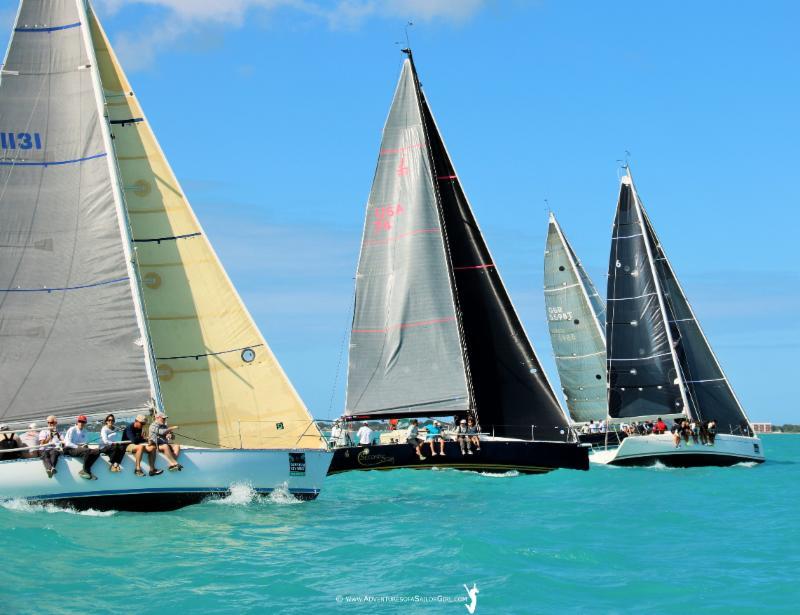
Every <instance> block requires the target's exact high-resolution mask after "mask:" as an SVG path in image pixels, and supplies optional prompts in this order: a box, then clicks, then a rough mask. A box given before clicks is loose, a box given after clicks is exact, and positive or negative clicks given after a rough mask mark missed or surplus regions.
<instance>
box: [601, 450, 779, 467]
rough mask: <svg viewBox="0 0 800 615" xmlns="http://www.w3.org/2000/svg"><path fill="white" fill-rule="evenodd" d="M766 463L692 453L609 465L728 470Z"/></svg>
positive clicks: (628, 459) (627, 459) (651, 457)
mask: <svg viewBox="0 0 800 615" xmlns="http://www.w3.org/2000/svg"><path fill="white" fill-rule="evenodd" d="M743 462H744V463H751V462H752V463H764V460H763V459H753V458H752V457H740V456H739V455H704V454H703V453H691V454H683V455H646V456H645V455H643V456H641V457H627V458H625V459H619V460H614V461H612V462H611V463H610V464H609V465H614V466H625V467H648V466H654V465H656V463H661V464H663V465H665V466H666V467H668V468H702V467H708V466H713V467H720V468H726V467H729V466H733V465H736V464H737V463H743Z"/></svg>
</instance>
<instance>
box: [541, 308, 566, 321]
mask: <svg viewBox="0 0 800 615" xmlns="http://www.w3.org/2000/svg"><path fill="white" fill-rule="evenodd" d="M547 319H548V320H572V312H565V311H564V308H562V307H561V306H553V307H548V308H547Z"/></svg>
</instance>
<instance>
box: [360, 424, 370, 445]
mask: <svg viewBox="0 0 800 615" xmlns="http://www.w3.org/2000/svg"><path fill="white" fill-rule="evenodd" d="M356 437H357V438H358V445H359V446H369V445H370V444H372V430H371V429H370V428H369V423H367V422H366V421H364V422H363V423H362V425H361V427H360V428H359V430H358V433H356Z"/></svg>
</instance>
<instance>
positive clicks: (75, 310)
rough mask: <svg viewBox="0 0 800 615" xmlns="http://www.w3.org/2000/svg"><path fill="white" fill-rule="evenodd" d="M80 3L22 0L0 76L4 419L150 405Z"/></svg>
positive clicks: (0, 409) (144, 349)
mask: <svg viewBox="0 0 800 615" xmlns="http://www.w3.org/2000/svg"><path fill="white" fill-rule="evenodd" d="M85 21H86V20H85V8H84V6H83V3H82V0H47V1H44V0H38V1H37V0H23V1H22V2H21V4H20V9H19V12H18V16H17V21H16V24H15V28H14V32H13V35H12V40H11V44H10V46H9V49H8V53H7V56H6V59H5V63H4V65H3V67H2V76H0V148H1V149H0V156H1V157H0V417H2V418H3V419H6V420H11V419H22V418H28V417H41V416H43V415H46V414H50V413H52V414H56V415H70V414H75V413H77V412H85V413H90V412H100V411H119V410H131V409H137V408H143V407H146V406H147V404H148V403H149V401H150V400H151V397H152V396H153V389H152V385H151V381H150V377H149V371H148V365H147V353H148V352H149V347H148V344H147V340H146V339H145V332H144V331H143V329H142V328H141V326H140V320H139V319H138V318H137V309H138V308H137V304H136V298H135V296H134V291H133V287H132V284H133V282H132V280H131V275H130V265H129V263H128V262H127V260H128V259H127V257H126V254H127V251H128V249H129V244H127V243H126V242H127V233H126V228H125V226H124V225H125V222H124V219H125V218H124V214H122V213H121V208H120V203H119V201H118V200H117V197H115V182H116V181H117V179H116V177H115V176H114V174H113V163H112V162H111V161H110V159H109V157H110V156H113V152H111V151H109V148H110V146H109V143H110V140H109V138H108V127H107V125H106V124H105V122H106V119H105V118H104V117H103V114H102V107H101V103H100V100H101V99H100V94H101V93H100V92H99V91H98V83H99V82H98V76H97V74H96V70H97V69H96V67H95V66H94V61H93V53H92V52H91V51H90V49H89V47H88V46H87V41H88V40H89V38H88V36H89V35H88V31H86V28H87V24H86V23H85Z"/></svg>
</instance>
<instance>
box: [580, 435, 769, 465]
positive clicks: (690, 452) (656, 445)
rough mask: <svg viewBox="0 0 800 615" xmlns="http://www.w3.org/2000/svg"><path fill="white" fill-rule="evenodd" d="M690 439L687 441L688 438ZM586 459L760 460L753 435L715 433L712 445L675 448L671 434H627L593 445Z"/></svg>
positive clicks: (620, 462)
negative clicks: (606, 443) (615, 441)
mask: <svg viewBox="0 0 800 615" xmlns="http://www.w3.org/2000/svg"><path fill="white" fill-rule="evenodd" d="M690 442H691V440H690ZM589 460H590V461H592V462H593V463H600V464H604V465H606V464H607V465H632V466H645V465H653V464H655V463H656V462H661V463H663V464H664V465H666V466H674V467H692V466H727V465H733V464H735V463H739V462H743V461H744V462H748V461H751V462H756V463H762V462H763V461H764V452H763V449H762V445H761V441H760V440H759V439H758V438H756V437H748V436H732V435H725V434H719V435H717V437H716V438H715V440H714V446H705V445H703V444H694V443H690V444H687V443H686V442H684V441H683V440H681V445H680V447H679V448H675V440H674V439H673V436H672V434H659V435H649V436H629V437H627V438H625V439H624V440H623V441H622V443H621V444H620V445H619V446H614V447H608V448H603V447H602V446H595V447H594V448H593V449H592V452H591V455H590V456H589Z"/></svg>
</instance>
